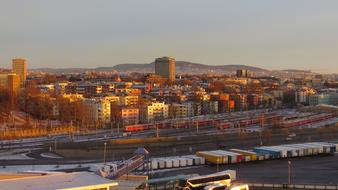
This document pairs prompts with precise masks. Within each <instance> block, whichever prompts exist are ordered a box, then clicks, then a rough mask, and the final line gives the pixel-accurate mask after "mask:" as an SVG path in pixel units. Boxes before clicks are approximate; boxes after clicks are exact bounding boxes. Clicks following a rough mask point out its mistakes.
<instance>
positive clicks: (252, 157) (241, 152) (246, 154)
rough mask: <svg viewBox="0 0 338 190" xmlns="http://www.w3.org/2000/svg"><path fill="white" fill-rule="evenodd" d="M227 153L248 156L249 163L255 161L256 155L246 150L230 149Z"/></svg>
mask: <svg viewBox="0 0 338 190" xmlns="http://www.w3.org/2000/svg"><path fill="white" fill-rule="evenodd" d="M229 151H231V152H235V153H239V154H242V155H244V156H250V160H251V161H255V160H257V153H255V152H253V151H248V150H240V149H234V148H233V149H230V150H229Z"/></svg>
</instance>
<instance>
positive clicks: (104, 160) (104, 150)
mask: <svg viewBox="0 0 338 190" xmlns="http://www.w3.org/2000/svg"><path fill="white" fill-rule="evenodd" d="M103 145H104V148H103V163H104V164H106V148H107V142H104V143H103Z"/></svg>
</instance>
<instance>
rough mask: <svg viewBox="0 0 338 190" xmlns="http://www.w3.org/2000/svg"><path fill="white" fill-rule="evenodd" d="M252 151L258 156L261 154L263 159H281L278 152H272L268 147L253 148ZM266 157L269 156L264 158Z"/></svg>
mask: <svg viewBox="0 0 338 190" xmlns="http://www.w3.org/2000/svg"><path fill="white" fill-rule="evenodd" d="M253 151H254V152H256V153H258V154H263V155H264V158H265V159H276V158H281V157H282V156H281V152H280V151H279V150H274V149H271V148H268V147H255V148H254V149H253ZM266 155H269V156H268V158H266V157H267V156H266Z"/></svg>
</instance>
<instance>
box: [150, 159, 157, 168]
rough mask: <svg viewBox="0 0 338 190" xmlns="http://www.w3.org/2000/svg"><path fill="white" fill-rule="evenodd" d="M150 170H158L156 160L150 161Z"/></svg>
mask: <svg viewBox="0 0 338 190" xmlns="http://www.w3.org/2000/svg"><path fill="white" fill-rule="evenodd" d="M151 169H153V170H157V169H158V160H156V159H153V160H151Z"/></svg>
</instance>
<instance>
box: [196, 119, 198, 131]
mask: <svg viewBox="0 0 338 190" xmlns="http://www.w3.org/2000/svg"><path fill="white" fill-rule="evenodd" d="M196 133H198V121H197V122H196Z"/></svg>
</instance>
